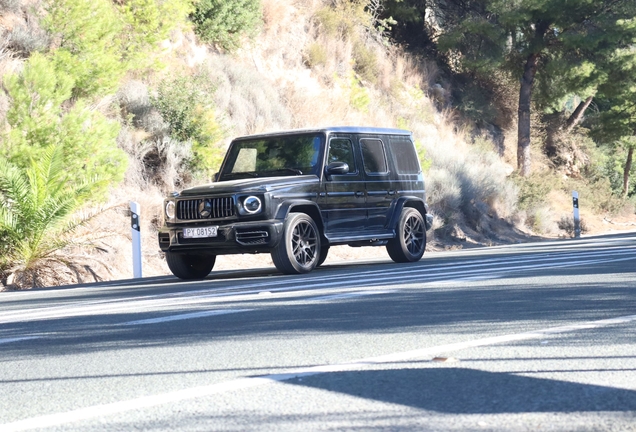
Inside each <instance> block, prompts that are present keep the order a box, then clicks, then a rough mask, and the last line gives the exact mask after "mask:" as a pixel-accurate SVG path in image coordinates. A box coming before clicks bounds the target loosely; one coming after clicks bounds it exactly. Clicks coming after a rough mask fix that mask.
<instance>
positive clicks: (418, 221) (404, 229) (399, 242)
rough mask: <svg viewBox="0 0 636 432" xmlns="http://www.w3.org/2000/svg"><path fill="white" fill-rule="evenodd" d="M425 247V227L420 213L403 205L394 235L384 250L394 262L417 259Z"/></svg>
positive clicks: (422, 253) (420, 256)
mask: <svg viewBox="0 0 636 432" xmlns="http://www.w3.org/2000/svg"><path fill="white" fill-rule="evenodd" d="M425 249H426V227H425V225H424V218H422V214H421V213H420V212H419V211H417V210H416V209H414V208H412V207H405V208H404V209H403V210H402V214H400V219H399V220H398V224H397V227H396V237H395V238H394V239H391V240H389V243H388V244H387V245H386V250H387V252H388V253H389V256H390V257H391V259H392V260H393V261H395V262H399V263H404V262H415V261H419V260H420V258H422V255H424V250H425Z"/></svg>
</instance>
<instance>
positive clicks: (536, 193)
mask: <svg viewBox="0 0 636 432" xmlns="http://www.w3.org/2000/svg"><path fill="white" fill-rule="evenodd" d="M512 180H513V181H514V182H515V184H516V185H517V187H518V188H519V201H518V203H519V208H520V209H522V210H527V209H530V208H532V207H537V206H539V205H540V204H546V200H547V197H548V193H549V192H550V191H551V190H552V189H554V188H555V187H557V188H558V187H559V185H560V183H561V182H560V181H559V179H558V177H557V176H556V175H553V174H551V173H546V172H541V173H535V174H532V175H530V176H528V177H522V176H519V175H513V176H512Z"/></svg>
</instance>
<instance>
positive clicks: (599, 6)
mask: <svg viewBox="0 0 636 432" xmlns="http://www.w3.org/2000/svg"><path fill="white" fill-rule="evenodd" d="M635 16H636V3H634V2H633V0H616V1H614V2H611V3H608V2H606V1H604V0H576V1H568V2H563V1H561V0H544V1H540V2H537V1H535V0H521V1H517V2H509V1H507V0H480V1H476V2H474V5H473V6H472V7H471V8H469V9H466V10H465V11H464V14H463V16H462V17H461V20H460V21H459V24H458V25H457V26H456V27H455V28H453V29H451V30H450V31H448V32H447V33H446V34H444V35H442V36H441V37H440V39H439V47H440V48H441V49H442V50H443V51H445V52H446V53H447V55H448V58H449V61H450V63H451V65H452V67H454V68H455V69H456V70H458V71H474V72H475V73H477V74H481V75H487V74H489V73H491V72H492V71H493V70H505V71H507V72H509V73H510V74H511V75H512V76H514V77H518V78H521V86H520V92H519V119H518V129H519V131H518V133H519V143H518V163H519V169H520V171H521V173H522V174H523V175H527V174H529V169H530V160H529V158H530V154H529V146H530V108H531V101H533V100H534V101H535V102H539V103H540V104H541V103H543V105H545V106H546V107H547V106H549V105H550V104H551V103H553V102H554V101H557V100H559V99H562V98H564V97H566V96H567V95H568V94H571V93H576V94H580V95H581V96H588V95H590V94H592V93H593V92H594V90H595V89H596V88H597V87H598V86H599V85H601V84H602V83H603V82H604V81H605V80H606V79H607V73H606V69H605V65H606V64H607V63H609V62H610V60H611V59H612V58H613V56H614V55H615V53H616V51H617V49H625V48H628V47H630V46H631V45H633V44H634V43H636V25H635V22H634V17H635ZM535 78H536V80H538V81H539V84H540V85H539V86H538V88H539V90H540V91H539V95H540V96H541V97H538V98H537V97H536V95H535V96H534V97H533V89H534V83H535Z"/></svg>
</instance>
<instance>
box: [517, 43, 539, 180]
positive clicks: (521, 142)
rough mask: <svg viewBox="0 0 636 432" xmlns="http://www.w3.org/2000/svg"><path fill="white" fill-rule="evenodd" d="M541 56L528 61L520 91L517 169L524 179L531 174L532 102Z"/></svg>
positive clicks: (531, 56)
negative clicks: (533, 86)
mask: <svg viewBox="0 0 636 432" xmlns="http://www.w3.org/2000/svg"><path fill="white" fill-rule="evenodd" d="M538 60H539V54H537V53H535V54H531V55H530V56H529V57H528V59H527V60H526V64H525V66H524V68H523V76H522V77H521V88H520V90H519V114H518V115H519V120H518V128H517V169H518V170H519V172H520V174H521V175H522V176H523V177H526V176H528V175H529V174H530V102H531V100H532V85H533V84H534V77H535V75H536V74H537V62H538Z"/></svg>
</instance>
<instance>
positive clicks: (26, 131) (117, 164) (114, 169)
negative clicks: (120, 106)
mask: <svg viewBox="0 0 636 432" xmlns="http://www.w3.org/2000/svg"><path fill="white" fill-rule="evenodd" d="M5 86H6V88H7V91H8V94H9V97H10V99H11V101H12V104H11V107H10V108H9V111H8V113H7V120H8V122H9V125H10V126H11V130H10V131H9V133H8V134H7V136H6V139H5V140H3V141H2V144H1V147H0V148H2V151H3V153H4V154H5V155H6V157H8V159H9V160H10V161H11V162H12V163H13V164H15V165H17V166H18V167H19V168H22V169H25V168H27V167H28V166H30V163H31V161H32V160H34V161H36V162H37V161H38V160H39V159H40V158H41V155H42V152H43V150H44V149H46V148H49V147H51V146H61V151H62V154H63V159H64V164H65V166H66V169H68V170H69V172H72V173H73V180H72V181H73V182H75V183H76V184H83V183H86V182H89V181H90V180H91V179H92V178H94V177H99V178H101V179H102V180H104V181H105V182H109V181H111V182H117V181H121V180H122V178H123V174H124V172H125V170H126V162H127V159H126V157H125V155H124V154H123V152H122V151H121V150H120V149H119V148H118V147H117V143H116V138H117V134H118V132H119V124H118V123H117V122H116V121H111V120H108V119H107V118H106V117H105V116H104V115H103V114H101V113H99V112H97V111H93V110H91V109H89V108H88V107H87V106H86V104H85V103H84V102H82V101H78V102H77V103H76V104H75V105H73V106H71V107H70V108H66V109H63V108H62V103H63V102H65V101H67V100H68V98H69V97H70V96H71V89H72V88H73V80H72V79H71V78H70V77H68V76H65V75H63V74H59V73H57V72H56V70H55V67H54V65H53V64H52V62H51V61H49V60H47V59H46V58H45V57H44V56H43V55H41V54H37V53H35V54H33V55H32V56H31V57H30V58H29V60H28V61H27V62H26V64H25V67H24V70H23V71H22V73H21V74H19V75H18V74H14V75H10V76H8V77H7V78H6V79H5ZM93 186H94V187H95V189H94V190H93V191H92V192H93V197H95V198H100V197H101V194H103V193H104V192H105V190H106V185H105V184H104V183H103V182H99V183H95V184H93Z"/></svg>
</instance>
